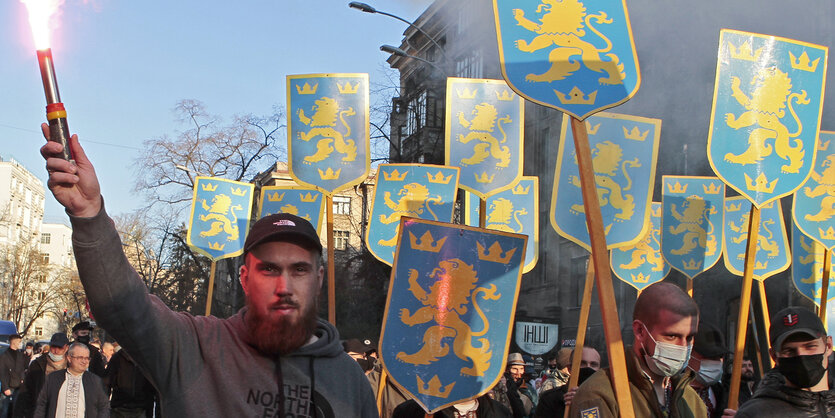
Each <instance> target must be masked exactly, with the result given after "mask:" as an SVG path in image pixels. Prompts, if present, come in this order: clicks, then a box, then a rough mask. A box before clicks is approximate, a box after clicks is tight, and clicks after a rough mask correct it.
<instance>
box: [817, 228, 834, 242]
mask: <svg viewBox="0 0 835 418" xmlns="http://www.w3.org/2000/svg"><path fill="white" fill-rule="evenodd" d="M818 233H820V234H821V238H823V239H835V228H832V227H831V226H830V227H829V228H827V229H826V231H824V230H823V228H818Z"/></svg>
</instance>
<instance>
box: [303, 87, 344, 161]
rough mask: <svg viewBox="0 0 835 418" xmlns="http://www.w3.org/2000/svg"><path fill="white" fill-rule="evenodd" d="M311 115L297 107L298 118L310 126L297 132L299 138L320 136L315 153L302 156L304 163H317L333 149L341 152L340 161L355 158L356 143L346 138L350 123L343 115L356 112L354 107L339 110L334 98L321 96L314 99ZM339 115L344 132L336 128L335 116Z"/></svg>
mask: <svg viewBox="0 0 835 418" xmlns="http://www.w3.org/2000/svg"><path fill="white" fill-rule="evenodd" d="M313 112H314V113H313V116H311V117H308V116H307V115H305V114H304V109H299V111H298V116H299V120H300V121H301V122H302V123H303V124H305V125H307V126H310V130H308V131H307V132H299V133H298V135H299V139H301V140H302V141H305V142H307V141H310V140H311V139H313V138H316V137H321V139H320V140H319V142H317V143H316V153H315V154H313V155H308V156H307V157H304V163H305V164H313V163H318V162H319V161H322V160H324V159H326V158H328V157H330V155H331V154H332V153H333V152H334V150H335V151H336V152H337V153H339V154H343V155H344V157H342V161H344V162H349V161H354V160H356V158H357V145H356V143H355V142H354V140H353V139H346V138H347V137H349V136H351V125H349V124H348V123H347V122H346V121H345V116H354V115H356V114H357V113H356V112H355V111H354V108H352V107H349V108H348V109H345V110H341V109H340V108H339V103H338V102H337V101H336V99H332V98H330V97H322V98H320V99H318V100H316V102H315V105H314V106H313ZM337 117H339V122H340V123H342V126H343V127H344V128H345V134H344V136H343V134H342V132H340V131H339V130H337V129H336V118H337Z"/></svg>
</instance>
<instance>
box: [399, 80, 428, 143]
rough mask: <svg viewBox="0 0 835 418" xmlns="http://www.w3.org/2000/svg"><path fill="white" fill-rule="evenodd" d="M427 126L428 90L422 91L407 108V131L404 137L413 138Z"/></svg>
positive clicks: (410, 101)
mask: <svg viewBox="0 0 835 418" xmlns="http://www.w3.org/2000/svg"><path fill="white" fill-rule="evenodd" d="M425 125H426V90H423V91H421V92H420V93H418V94H417V95H415V96H414V97H412V99H410V100H409V104H408V105H407V108H406V131H405V132H403V133H404V134H405V135H404V136H411V135H413V134H414V133H415V132H417V131H418V129H420V128H421V127H422V126H425Z"/></svg>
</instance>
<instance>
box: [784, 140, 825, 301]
mask: <svg viewBox="0 0 835 418" xmlns="http://www.w3.org/2000/svg"><path fill="white" fill-rule="evenodd" d="M792 207H793V209H792V218H794V223H795V224H797V227H798V228H800V230H801V231H803V233H804V234H806V235H808V236H810V237H812V238H813V239H814V240H815V241H817V242H819V243H820V244H822V245H823V246H824V247H825V248H828V249H830V250H835V132H828V131H821V133H820V137H819V140H818V155H817V159H816V161H815V167H814V168H813V169H812V174H811V176H809V179H808V180H806V183H804V184H803V187H801V188H800V190H798V191H797V192H796V193H795V194H794V203H793V205H792ZM833 296H835V295H833Z"/></svg>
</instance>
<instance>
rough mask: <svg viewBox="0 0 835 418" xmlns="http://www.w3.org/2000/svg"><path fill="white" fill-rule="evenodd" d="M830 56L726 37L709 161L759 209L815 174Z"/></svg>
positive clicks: (803, 46)
mask: <svg viewBox="0 0 835 418" xmlns="http://www.w3.org/2000/svg"><path fill="white" fill-rule="evenodd" d="M827 52H828V48H826V47H823V46H819V45H813V44H810V43H806V42H799V41H794V40H791V39H785V38H778V37H775V36H768V35H760V34H756V33H749V32H740V31H734V30H728V29H723V30H722V31H721V33H720V35H719V59H718V60H717V65H716V83H715V87H714V93H713V110H712V113H711V115H710V131H709V134H708V140H707V155H708V160H709V161H710V166H711V167H712V168H713V171H714V172H716V175H717V176H719V178H721V179H722V181H724V182H725V183H727V184H728V185H729V186H731V187H732V188H733V189H734V190H736V191H738V192H739V193H740V194H741V195H743V196H745V197H746V198H748V199H749V200H750V201H752V202H754V205H756V206H757V207H758V208H761V207H762V206H763V205H764V204H766V203H769V202H772V201H775V200H777V199H779V198H780V197H782V196H786V195H789V194H791V193H792V192H794V191H795V190H797V188H798V187H800V185H801V184H803V182H805V181H806V178H807V177H808V176H809V173H810V171H811V169H812V166H813V164H814V161H815V152H816V146H815V144H816V143H817V140H818V131H819V130H820V120H821V112H822V111H823V91H824V83H825V80H826V60H827Z"/></svg>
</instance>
